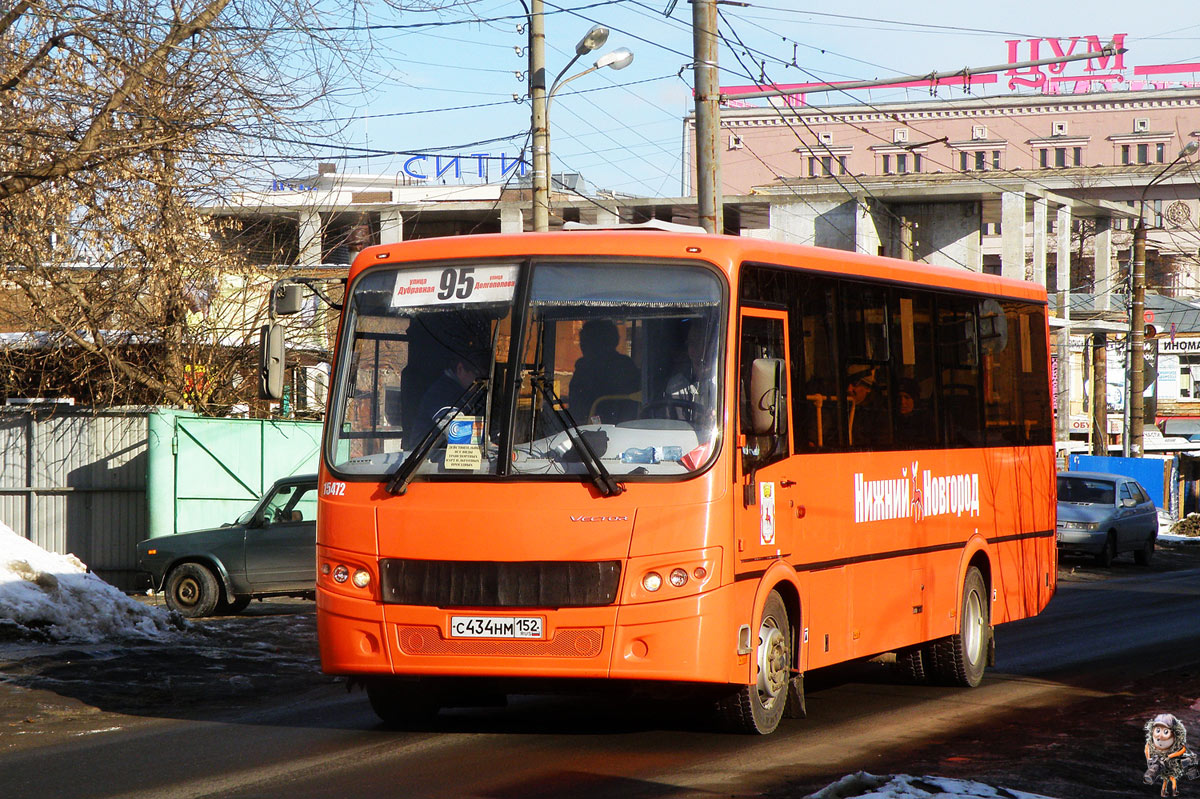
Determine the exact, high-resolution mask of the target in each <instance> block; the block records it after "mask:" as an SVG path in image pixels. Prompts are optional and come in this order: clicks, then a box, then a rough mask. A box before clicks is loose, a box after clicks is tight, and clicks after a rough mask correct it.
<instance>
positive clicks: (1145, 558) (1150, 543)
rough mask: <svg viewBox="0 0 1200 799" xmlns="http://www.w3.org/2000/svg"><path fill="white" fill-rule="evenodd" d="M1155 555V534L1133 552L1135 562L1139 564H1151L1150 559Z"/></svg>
mask: <svg viewBox="0 0 1200 799" xmlns="http://www.w3.org/2000/svg"><path fill="white" fill-rule="evenodd" d="M1153 557H1154V536H1150V537H1149V538H1147V539H1146V543H1145V544H1143V545H1142V548H1141V549H1139V550H1138V551H1137V552H1134V553H1133V562H1134V563H1136V564H1137V565H1139V566H1149V565H1150V559H1151V558H1153Z"/></svg>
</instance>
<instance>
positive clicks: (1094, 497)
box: [1058, 475, 1116, 505]
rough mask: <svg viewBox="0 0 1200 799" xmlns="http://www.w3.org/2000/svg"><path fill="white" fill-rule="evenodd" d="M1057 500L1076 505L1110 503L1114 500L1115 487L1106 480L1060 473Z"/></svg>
mask: <svg viewBox="0 0 1200 799" xmlns="http://www.w3.org/2000/svg"><path fill="white" fill-rule="evenodd" d="M1058 501H1059V502H1071V503H1074V504H1076V505H1112V504H1113V503H1114V502H1115V501H1116V487H1115V485H1114V484H1113V483H1112V482H1111V481H1108V480H1097V479H1093V478H1088V477H1063V476H1061V475H1060V476H1059V478H1058Z"/></svg>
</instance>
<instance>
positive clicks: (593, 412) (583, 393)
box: [567, 319, 642, 424]
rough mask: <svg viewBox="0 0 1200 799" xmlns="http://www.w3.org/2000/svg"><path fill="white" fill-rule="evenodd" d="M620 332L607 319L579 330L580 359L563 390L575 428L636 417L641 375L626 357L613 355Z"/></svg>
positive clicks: (630, 359)
mask: <svg viewBox="0 0 1200 799" xmlns="http://www.w3.org/2000/svg"><path fill="white" fill-rule="evenodd" d="M620 341H621V335H620V332H619V331H618V330H617V326H616V324H614V323H613V321H612V320H611V319H589V320H588V321H586V322H584V323H583V327H581V328H580V330H579V349H580V351H581V352H582V353H583V357H582V358H579V359H578V360H577V361H575V371H574V373H573V374H572V375H571V382H570V384H569V386H568V388H567V391H568V394H567V400H568V408H569V410H570V411H571V416H572V417H573V418H574V419H575V421H576V423H578V424H587V423H588V422H589V421H590V420H591V419H592V417H598V418H599V420H600V421H601V422H604V423H606V424H617V423H618V422H623V421H627V420H629V419H633V418H636V417H637V413H638V408H639V406H640V401H641V387H642V375H641V371H640V370H639V369H638V367H637V364H635V363H634V362H633V359H632V358H630V357H629V356H628V355H623V354H621V353H620V352H617V345H618V344H619V343H620Z"/></svg>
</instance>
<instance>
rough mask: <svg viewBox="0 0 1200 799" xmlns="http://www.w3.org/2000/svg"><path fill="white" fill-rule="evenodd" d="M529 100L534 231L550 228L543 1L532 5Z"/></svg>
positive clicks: (534, 2)
mask: <svg viewBox="0 0 1200 799" xmlns="http://www.w3.org/2000/svg"><path fill="white" fill-rule="evenodd" d="M529 8H530V11H529V99H530V102H531V105H532V106H533V113H532V118H531V120H530V123H531V128H532V138H533V174H532V177H531V182H532V184H533V229H534V230H535V231H547V230H549V229H550V125H549V123H548V121H547V110H546V17H545V4H544V2H543V0H530V2H529Z"/></svg>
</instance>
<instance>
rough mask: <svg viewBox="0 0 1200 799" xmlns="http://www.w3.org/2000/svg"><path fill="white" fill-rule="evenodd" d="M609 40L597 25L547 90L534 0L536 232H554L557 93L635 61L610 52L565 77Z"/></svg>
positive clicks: (538, 4) (538, 3) (539, 7)
mask: <svg viewBox="0 0 1200 799" xmlns="http://www.w3.org/2000/svg"><path fill="white" fill-rule="evenodd" d="M606 41H608V28H606V27H604V26H603V25H593V26H592V28H591V29H590V30H589V31H588V32H587V33H586V34H584V36H583V38H582V39H580V40H579V43H578V44H576V45H575V55H574V57H572V58H571V60H570V61H568V62H567V65H566V66H565V67H563V68H562V70H561V71H559V73H558V75H557V76H555V78H554V81H553V82H552V83H551V84H550V90H549V91H546V49H545V48H546V32H545V25H544V18H543V2H542V0H531V3H530V15H529V74H530V76H531V77H530V82H529V87H530V93H529V97H530V100H531V102H532V105H533V112H532V120H531V122H532V131H533V176H532V182H533V229H534V230H535V231H547V230H549V229H550V181H551V178H550V101H551V100H552V99H553V98H554V93H555V92H556V91H558V90H559V89H561V88H562V87H563V86H566V85H567V84H568V83H570V82H571V81H573V80H575V79H576V78H579V77H582V76H584V75H587V74H588V73H590V72H595V71H596V70H598V69H603V68H604V67H610V68H612V69H624V68H625V67H627V66H629V64H630V63H631V62H632V61H633V53H631V52H630V51H629V50H627V49H625V48H623V47H622V48H621V49H619V50H614V51H612V52H611V53H606V54H605V55H602V56H600V58H599V59H597V60H596V63H595V64H593V65H592V66H591V67H589V68H587V69H585V70H583V71H582V72H579V73H577V74H575V75H572V76H571V77H569V78H567V79H566V80H563V79H562V76H563V75H565V74H566V72H567V70H568V69H570V68H571V67H572V66H574V64H575V62H576V61H578V60H579V59H580V58H582V57H583V56H585V55H587V54H588V53H590V52H592V51H593V50H595V49H597V48H599V47H603V46H604V43H605V42H606Z"/></svg>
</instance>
